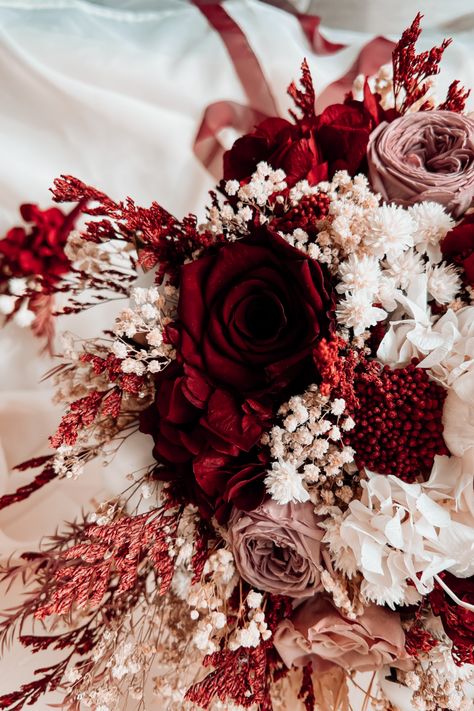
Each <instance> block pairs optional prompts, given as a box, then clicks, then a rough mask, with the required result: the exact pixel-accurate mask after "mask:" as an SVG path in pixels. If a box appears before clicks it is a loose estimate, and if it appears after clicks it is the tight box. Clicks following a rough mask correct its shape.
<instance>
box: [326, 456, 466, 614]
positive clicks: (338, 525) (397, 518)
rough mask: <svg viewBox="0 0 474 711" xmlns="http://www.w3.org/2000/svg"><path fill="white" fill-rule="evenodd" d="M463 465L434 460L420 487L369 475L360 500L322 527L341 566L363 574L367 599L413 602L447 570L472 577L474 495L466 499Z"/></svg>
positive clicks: (380, 602)
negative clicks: (425, 479) (426, 478)
mask: <svg viewBox="0 0 474 711" xmlns="http://www.w3.org/2000/svg"><path fill="white" fill-rule="evenodd" d="M458 464H459V462H458V460H457V458H456V457H445V456H442V457H441V456H437V457H435V464H434V467H433V471H432V474H431V476H430V479H429V480H428V481H427V482H425V483H421V484H418V483H413V484H408V483H406V482H404V481H402V480H401V479H398V478H397V477H394V476H386V475H380V474H374V473H370V472H369V473H368V480H367V481H364V482H362V486H363V494H362V497H361V500H355V501H352V502H351V503H350V504H349V508H348V510H347V511H346V512H345V514H344V515H343V516H340V517H338V518H333V520H332V521H329V522H326V523H324V524H323V526H324V527H325V528H326V529H327V533H326V535H325V537H324V541H325V542H326V543H327V544H328V546H329V549H330V551H331V553H332V557H333V560H334V565H335V567H336V568H337V569H339V570H342V571H343V572H344V573H346V574H347V575H348V576H349V577H351V576H352V575H354V573H355V571H356V570H357V571H359V572H360V573H361V574H362V576H363V578H364V580H363V582H362V585H361V591H362V593H363V594H364V596H365V598H366V599H367V600H370V601H373V602H375V603H377V604H378V605H389V606H390V607H394V606H395V605H406V604H411V603H413V602H415V601H416V600H417V599H419V598H420V596H421V595H425V594H426V593H428V592H430V591H431V590H432V589H433V585H434V580H435V576H436V575H438V573H440V572H441V571H443V570H448V571H450V572H452V573H453V574H454V575H457V576H461V577H469V576H470V575H472V574H473V573H474V563H473V560H474V515H473V514H474V493H472V491H470V494H469V497H468V498H466V496H467V494H466V483H465V477H466V472H465V468H464V467H463V466H462V462H461V463H460V464H459V465H458Z"/></svg>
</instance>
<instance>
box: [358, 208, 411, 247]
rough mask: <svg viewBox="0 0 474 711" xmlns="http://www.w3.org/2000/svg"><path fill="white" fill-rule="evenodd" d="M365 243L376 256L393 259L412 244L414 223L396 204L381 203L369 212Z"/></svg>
mask: <svg viewBox="0 0 474 711" xmlns="http://www.w3.org/2000/svg"><path fill="white" fill-rule="evenodd" d="M368 227H369V231H368V233H367V235H366V236H365V240H364V241H365V245H366V247H367V249H368V250H369V252H370V253H371V254H373V255H375V256H376V257H383V256H384V255H386V256H387V257H388V258H389V259H393V258H394V257H396V256H397V255H399V254H401V253H402V252H404V251H405V250H406V249H408V248H409V247H412V246H413V231H414V228H415V224H414V222H413V220H412V218H411V217H410V215H409V214H408V212H407V211H406V210H404V209H403V208H401V207H397V206H396V205H382V207H379V208H378V210H374V212H372V213H370V214H369V217H368Z"/></svg>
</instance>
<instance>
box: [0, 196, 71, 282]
mask: <svg viewBox="0 0 474 711" xmlns="http://www.w3.org/2000/svg"><path fill="white" fill-rule="evenodd" d="M20 212H21V216H22V217H23V219H24V220H25V222H29V223H32V226H31V228H30V229H29V230H27V229H25V228H24V227H13V228H12V229H11V230H9V232H7V234H6V236H5V237H4V239H2V240H0V260H1V270H2V272H3V273H4V274H5V276H7V277H8V278H10V277H12V276H13V277H23V276H30V275H36V276H41V277H42V278H43V280H45V281H46V282H51V281H54V280H55V279H57V278H58V277H59V276H61V275H62V274H65V273H66V272H68V271H69V269H70V261H69V259H68V258H67V257H66V255H65V253H64V247H65V244H66V240H67V237H68V235H69V233H70V231H71V229H72V228H73V226H74V221H75V218H76V215H77V212H78V210H77V208H76V209H75V210H73V211H72V212H71V213H70V214H69V215H65V214H64V213H63V212H62V211H61V210H59V209H58V208H57V207H52V208H50V209H48V210H40V209H39V208H38V207H37V205H22V206H21V207H20Z"/></svg>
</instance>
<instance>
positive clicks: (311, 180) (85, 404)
mask: <svg viewBox="0 0 474 711" xmlns="http://www.w3.org/2000/svg"><path fill="white" fill-rule="evenodd" d="M419 34H420V16H417V18H416V19H415V21H414V23H413V24H412V26H411V27H410V28H409V29H408V30H407V31H406V32H405V33H404V34H403V36H402V38H401V40H400V42H399V43H398V45H397V46H396V48H395V50H394V53H393V68H392V71H389V70H388V68H387V67H384V68H382V70H381V71H380V72H379V74H378V75H377V76H376V77H372V78H371V79H370V81H369V80H368V79H365V80H363V81H362V80H361V81H358V82H357V86H355V89H354V93H353V94H351V95H349V96H347V97H346V99H345V101H344V103H342V104H336V105H332V106H329V107H328V108H326V109H325V110H324V111H323V112H322V113H321V114H320V115H317V114H316V113H315V109H314V105H315V96H314V90H313V85H312V81H311V76H310V74H309V70H308V67H307V65H306V63H303V66H302V78H301V84H300V85H299V86H297V85H295V84H292V85H291V86H290V88H289V93H290V95H291V97H292V98H293V100H294V104H295V110H294V112H292V113H291V121H290V120H286V119H283V118H270V119H267V120H265V121H264V122H263V123H261V124H260V125H258V126H256V128H255V130H254V131H253V132H252V133H250V134H248V135H245V136H243V137H241V138H239V139H238V140H237V141H236V142H235V144H234V145H233V147H232V148H231V149H230V150H229V151H228V152H227V153H226V154H225V157H224V166H223V177H222V181H221V182H220V184H219V186H218V188H217V191H216V192H215V193H214V192H213V193H211V197H210V205H209V207H208V210H207V218H206V220H205V222H204V224H198V221H197V219H196V218H195V217H194V216H193V215H190V216H188V217H185V218H184V219H183V220H178V219H176V218H175V217H173V216H172V215H171V214H169V213H168V212H167V211H166V210H165V209H164V208H162V207H161V206H160V205H158V204H157V203H153V204H152V205H151V207H149V208H142V207H138V206H137V205H136V204H135V203H134V202H133V201H132V200H131V199H127V200H125V201H124V202H115V201H114V200H112V199H110V198H109V197H108V196H107V195H105V194H104V193H102V192H100V191H99V190H96V189H94V188H91V187H88V186H86V185H85V184H83V183H82V182H81V181H80V180H78V179H76V178H73V177H70V176H63V177H61V178H60V179H58V180H57V181H56V183H55V187H54V190H53V196H54V199H55V201H56V202H58V203H64V202H65V203H75V204H76V206H75V207H74V208H73V210H72V212H69V213H67V214H66V213H64V212H62V211H61V210H59V208H52V209H50V210H48V211H46V212H41V211H40V210H38V208H35V207H33V206H24V207H23V216H24V217H25V219H27V220H28V221H29V222H31V223H33V227H31V228H28V229H27V228H26V227H24V228H14V229H13V230H11V231H10V232H9V233H8V235H7V236H6V238H5V239H4V240H3V241H1V242H0V255H1V262H0V274H1V275H2V276H1V279H0V284H1V286H0V290H1V292H2V293H1V296H0V306H1V308H2V309H3V311H4V312H5V313H7V314H8V317H9V318H15V319H16V320H17V321H18V322H22V323H24V324H28V323H33V324H36V330H37V332H38V333H39V334H40V335H43V336H44V335H46V336H48V335H49V336H50V335H51V332H52V331H51V323H50V322H51V319H52V317H53V316H54V315H55V314H57V313H63V314H64V313H75V312H78V311H81V310H84V309H86V308H90V307H91V306H93V305H94V304H96V303H102V302H103V301H105V300H108V299H111V298H125V299H126V301H125V303H124V308H123V310H122V311H121V312H120V314H119V316H118V318H117V319H116V321H115V323H111V324H110V328H109V329H108V330H106V331H104V332H103V333H102V334H101V335H97V336H94V335H91V337H90V338H88V339H85V340H79V339H77V338H74V337H73V336H72V335H70V334H69V335H68V334H66V335H65V336H64V338H63V354H62V356H61V361H60V363H59V364H58V365H57V367H55V368H54V370H53V371H52V373H51V377H52V378H53V379H54V382H55V384H56V386H57V395H56V401H57V402H60V403H63V404H64V406H65V414H64V416H63V418H62V420H61V422H60V424H59V427H58V429H57V431H56V433H54V434H53V435H52V437H51V440H50V442H51V447H52V452H51V453H50V454H47V455H45V456H42V457H39V458H37V459H34V460H30V461H28V462H24V463H23V464H21V465H19V469H21V470H26V469H33V470H34V469H36V470H37V474H36V476H35V477H34V478H32V481H31V483H30V484H28V485H26V486H23V487H21V488H20V489H18V490H17V491H16V492H14V493H12V494H9V495H5V496H4V497H3V498H2V499H0V506H2V507H5V506H7V505H13V504H14V503H15V502H17V501H21V500H23V499H25V498H26V497H28V496H30V495H32V494H34V492H35V491H36V490H38V489H39V488H41V487H43V486H46V485H47V484H48V482H50V481H51V480H53V479H55V478H64V477H68V478H71V479H75V478H76V477H78V476H80V474H81V472H82V471H83V469H84V467H86V466H88V465H89V463H90V462H93V461H94V460H97V459H98V458H99V459H100V458H101V459H102V460H103V461H104V462H106V463H109V465H110V466H112V467H113V462H114V461H117V460H118V459H119V458H120V457H121V455H122V448H123V447H124V445H125V443H128V442H132V441H133V439H134V438H138V439H137V441H139V442H140V443H142V442H143V441H148V442H149V451H150V458H149V462H150V463H149V466H146V467H145V468H139V466H141V464H140V463H141V461H142V458H143V451H142V449H140V450H139V451H138V452H137V470H135V471H130V473H129V477H128V479H129V482H128V484H129V488H128V489H127V490H126V491H124V492H123V494H122V495H121V496H119V497H114V498H113V499H110V500H107V501H104V502H103V503H101V504H100V505H99V506H98V507H97V509H96V510H95V511H93V512H91V513H89V514H88V515H86V516H85V518H84V520H80V521H75V522H71V523H68V524H65V527H64V529H63V530H61V531H59V532H58V533H57V534H56V535H54V536H53V537H51V538H50V539H48V540H46V541H45V542H44V545H43V546H42V547H41V549H40V550H38V551H36V552H32V553H28V554H24V555H22V556H20V558H19V559H18V560H13V561H11V562H10V563H9V565H8V566H6V567H5V568H4V569H3V571H2V577H3V581H4V582H5V583H8V584H13V583H15V581H16V580H17V579H19V580H21V581H23V584H24V585H25V597H24V601H23V602H22V604H21V606H20V607H18V608H17V609H14V610H9V611H7V612H5V614H4V616H3V620H2V622H1V625H0V636H1V639H2V640H3V641H4V642H6V641H8V640H10V639H11V638H12V637H17V638H19V640H20V642H21V644H23V645H24V646H25V647H26V648H28V649H29V650H30V651H31V652H32V653H36V652H41V651H42V650H46V649H49V650H56V653H57V654H58V661H56V662H55V663H54V664H52V665H50V666H48V667H44V666H40V668H39V669H38V670H37V672H36V674H35V677H34V679H33V680H32V681H30V682H29V683H26V684H25V685H24V686H22V687H21V689H19V690H17V691H12V693H10V694H7V695H5V696H2V697H1V698H0V708H1V709H9V710H10V711H16V710H18V709H21V708H23V707H24V706H25V705H28V704H33V703H35V702H36V701H37V700H38V699H39V698H40V697H41V696H42V694H43V693H45V692H49V691H52V690H58V689H60V690H62V691H63V694H64V708H68V709H71V711H72V710H78V709H79V708H90V709H94V710H95V711H109V710H110V711H115V710H116V709H119V708H125V705H127V704H128V705H127V708H130V707H131V706H130V704H131V705H132V706H133V705H134V704H136V706H137V708H145V703H146V699H153V694H155V695H156V702H155V703H157V704H158V706H159V708H160V709H178V708H179V709H188V708H189V709H199V708H202V709H228V710H231V709H242V708H244V709H253V710H257V709H259V710H260V711H270V710H271V709H275V710H277V709H287V710H289V709H291V710H293V709H299V708H301V709H306V711H311V710H312V709H318V710H320V711H336V709H342V710H344V709H346V710H347V709H349V708H350V699H349V687H350V685H351V684H355V685H357V684H358V683H359V682H358V678H359V676H358V673H359V672H371V673H372V674H373V675H375V674H376V673H377V674H378V680H379V681H380V680H382V681H383V679H384V677H385V678H388V679H389V680H390V681H392V682H396V683H398V684H399V685H402V686H404V687H407V688H408V689H410V690H411V692H412V702H411V703H412V708H414V709H420V710H426V711H428V710H435V709H453V710H454V709H455V710H456V711H458V710H459V711H461V710H464V711H468V709H472V703H473V702H472V696H470V694H469V685H470V683H471V684H472V680H473V679H474V490H473V476H474V303H473V297H474V212H473V211H472V210H471V204H472V202H473V197H474V120H473V119H472V118H469V117H468V116H467V115H465V114H464V113H463V110H464V105H465V100H466V98H467V94H468V92H465V91H464V90H463V89H462V87H460V86H459V84H458V82H454V83H453V84H452V85H451V87H450V88H449V91H448V95H447V97H446V100H445V101H444V102H442V103H438V102H437V101H436V100H435V98H434V94H433V79H432V78H433V77H434V75H436V74H437V73H438V71H439V63H440V60H441V56H442V54H443V51H444V49H445V48H446V47H447V46H448V44H449V42H444V43H443V44H442V45H441V46H440V47H435V48H433V49H432V50H431V51H429V52H423V53H421V54H417V53H416V51H415V43H416V40H417V39H418V36H419ZM84 216H86V219H84ZM75 225H76V227H77V229H75V228H74V226H75ZM139 278H140V282H139V283H137V280H138V279H139ZM114 293H115V297H114V296H113V294H114ZM55 298H56V305H55V301H54V299H55ZM138 432H141V433H145V434H146V435H148V438H147V439H146V440H145V439H144V437H143V435H138V434H137V433H138ZM140 447H141V448H142V447H143V445H142V444H140ZM152 455H153V456H152ZM71 486H74V483H73V482H71ZM34 621H36V624H35V625H33V622H34ZM40 621H41V623H42V624H41V625H40ZM382 686H383V684H382ZM392 686H393V684H392ZM384 688H385V687H384ZM366 693H367V698H366V704H367V703H368V702H369V699H371V702H372V703H373V704H375V707H376V708H379V709H391V708H394V707H393V706H391V703H390V701H389V700H388V699H386V698H385V697H384V696H383V694H382V691H381V690H380V689H378V684H377V683H375V680H374V678H373V677H372V681H371V682H370V686H369V688H368V690H367V692H366ZM150 703H153V701H151V702H150ZM150 707H151V706H150Z"/></svg>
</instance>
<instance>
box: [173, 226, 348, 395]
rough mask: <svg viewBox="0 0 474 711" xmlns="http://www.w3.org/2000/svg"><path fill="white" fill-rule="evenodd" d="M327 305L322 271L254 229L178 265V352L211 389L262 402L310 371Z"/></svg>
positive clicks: (327, 321)
mask: <svg viewBox="0 0 474 711" xmlns="http://www.w3.org/2000/svg"><path fill="white" fill-rule="evenodd" d="M334 304H335V301H334V296H333V291H332V287H331V284H330V281H329V278H328V276H327V275H326V272H325V271H324V269H323V267H322V266H321V265H320V264H318V263H317V262H315V261H314V260H312V259H310V258H309V257H308V256H307V255H305V254H303V253H302V252H301V251H300V250H298V249H295V248H294V247H292V246H291V245H289V244H288V242H286V241H285V240H284V239H283V238H282V237H280V236H279V235H277V234H276V233H273V232H272V231H271V230H270V229H267V228H260V229H257V230H255V232H254V234H252V235H250V236H249V237H248V238H246V239H244V240H241V241H238V242H235V243H232V244H228V245H225V246H223V247H220V248H219V249H218V250H216V251H215V252H214V253H207V254H206V255H204V256H202V257H200V258H199V259H197V260H196V261H195V262H192V263H189V264H186V265H184V267H183V268H182V270H181V283H180V296H179V303H178V324H177V328H178V331H179V342H178V343H177V346H176V348H177V352H178V355H179V358H180V359H181V360H182V362H183V363H184V365H185V368H186V369H187V371H189V369H192V370H194V371H197V372H199V373H201V374H202V375H203V376H204V377H205V379H206V380H207V382H209V383H211V384H213V386H215V387H217V388H224V389H226V390H230V391H233V392H238V393H240V394H241V395H242V396H244V397H245V398H250V399H252V398H256V397H259V398H261V396H262V395H269V394H270V393H275V392H278V391H280V390H281V389H282V388H283V387H285V386H287V385H288V384H290V383H291V382H292V381H293V380H295V378H296V377H299V376H301V377H304V374H305V373H306V372H307V371H308V369H311V367H312V359H311V353H312V350H313V348H314V346H315V344H316V343H317V342H318V340H319V339H320V338H322V337H325V336H327V335H328V334H330V333H331V332H332V331H333V329H334ZM310 374H311V375H312V374H313V373H312V371H310Z"/></svg>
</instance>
